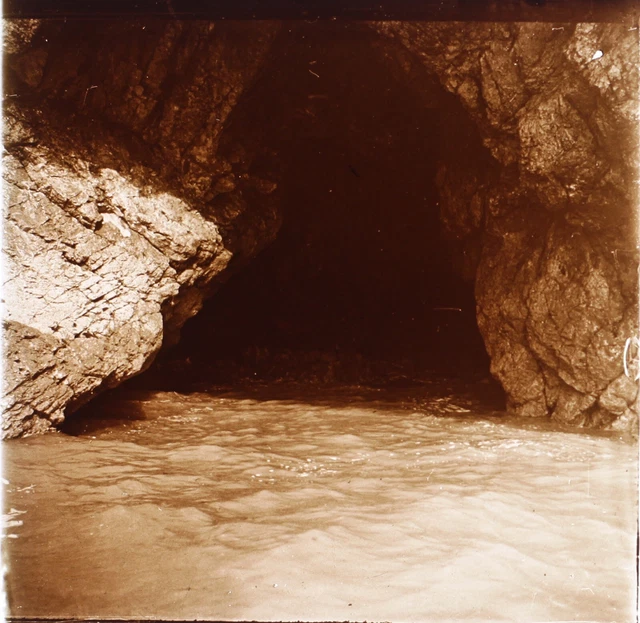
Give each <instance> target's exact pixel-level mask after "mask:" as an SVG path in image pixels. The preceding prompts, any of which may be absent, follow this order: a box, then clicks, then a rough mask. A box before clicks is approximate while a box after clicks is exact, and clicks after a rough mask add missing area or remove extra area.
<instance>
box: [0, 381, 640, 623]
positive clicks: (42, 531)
mask: <svg viewBox="0 0 640 623" xmlns="http://www.w3.org/2000/svg"><path fill="white" fill-rule="evenodd" d="M74 432H75V433H76V435H75V436H71V435H65V434H53V435H48V436H44V437H35V438H28V439H23V440H15V441H11V442H7V443H6V444H4V480H5V484H4V489H5V492H4V506H5V508H4V526H5V529H4V538H3V552H4V559H5V565H6V567H7V568H8V574H7V577H6V579H5V581H6V589H7V598H8V602H9V608H10V614H12V615H13V616H21V617H36V616H38V617H42V616H46V617H60V618H62V617H103V618H106V617H118V618H144V617H155V618H165V619H168V618H174V619H175V618H177V619H217V620H263V621H266V620H270V621H298V620H300V621H327V620H330V621H344V620H350V621H363V620H367V621H382V620H387V621H396V622H402V621H453V620H464V621H567V620H572V621H573V620H578V621H606V622H613V621H616V622H625V623H626V622H630V621H633V620H634V619H635V594H636V589H635V586H636V578H635V548H636V514H637V508H638V503H637V484H636V483H637V447H636V446H635V445H633V444H632V443H630V442H629V441H627V440H624V439H620V438H618V437H616V436H615V435H608V436H607V435H592V434H586V433H576V432H567V431H561V430H554V429H553V428H551V427H544V426H539V425H530V426H524V425H523V424H522V422H517V421H514V420H508V419H505V418H500V417H496V414H495V413H493V412H490V411H486V410H485V411H482V409H481V408H480V407H478V406H477V405H474V404H473V403H472V402H469V401H465V400H456V399H455V398H454V396H452V395H447V394H446V393H443V392H440V393H437V392H436V393H433V394H432V396H431V397H430V398H428V399H423V400H421V401H419V402H417V401H414V402H413V403H412V402H411V401H408V402H407V401H406V400H405V401H404V402H402V404H400V402H399V401H398V400H397V399H396V397H394V396H393V395H391V394H390V392H389V391H387V390H362V389H360V388H346V389H345V388H343V389H341V390H340V391H338V390H333V391H329V390H326V391H318V392H316V394H315V395H314V396H313V397H311V398H309V397H307V398H305V399H304V400H302V399H300V398H299V397H298V396H296V395H295V393H294V394H291V395H287V394H286V392H284V393H282V392H281V393H280V394H278V393H277V392H273V391H272V392H268V393H267V394H266V395H261V394H260V392H254V393H253V394H245V395H241V394H238V393H235V394H234V393H231V392H221V391H218V392H214V393H195V394H189V395H180V394H176V393H166V392H165V393H162V392H156V393H144V394H140V393H138V394H135V395H130V396H127V395H125V394H121V395H120V397H119V398H118V399H115V400H112V401H111V402H107V403H105V404H103V405H102V406H101V407H99V408H98V407H96V414H95V418H94V419H92V420H89V421H87V424H86V425H83V426H82V427H80V428H79V429H78V430H76V431H74Z"/></svg>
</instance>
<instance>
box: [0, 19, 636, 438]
mask: <svg viewBox="0 0 640 623" xmlns="http://www.w3.org/2000/svg"><path fill="white" fill-rule="evenodd" d="M368 27H369V28H370V29H371V32H375V33H377V35H376V37H377V39H375V43H374V40H373V39H372V47H373V46H375V48H376V50H375V53H376V54H379V55H381V56H382V57H384V58H386V62H388V63H389V67H390V68H391V71H393V72H394V73H395V74H396V75H402V76H405V77H406V79H407V81H408V82H409V83H410V84H412V85H414V90H415V93H416V97H419V98H422V100H423V101H424V102H425V105H428V106H445V107H446V105H447V104H446V103H444V104H443V101H433V98H434V93H435V89H434V88H432V85H433V84H434V83H435V84H437V85H438V88H440V89H444V91H446V92H448V94H450V95H449V96H450V97H455V98H457V100H458V101H459V102H460V103H461V105H462V107H463V109H464V111H465V114H466V115H467V118H466V120H465V123H467V122H469V123H473V124H475V127H476V128H477V132H478V134H479V136H480V140H481V142H482V143H483V145H484V150H485V152H486V153H485V155H486V157H485V156H483V158H482V159H481V161H480V160H478V159H477V158H475V157H474V158H470V157H465V155H464V154H461V155H460V156H458V155H457V154H456V153H453V152H452V153H449V154H447V153H446V149H445V150H444V152H445V155H444V156H443V158H442V162H441V164H440V167H439V173H438V176H437V184H438V186H439V188H440V198H441V200H440V211H441V212H440V215H441V220H442V222H443V230H444V232H445V234H446V235H447V237H448V238H449V239H450V241H451V245H452V248H453V249H454V250H455V252H456V253H457V254H458V257H459V267H460V272H461V274H464V275H465V276H466V277H467V278H469V279H470V280H475V283H476V297H477V313H478V324H479V327H480V329H481V332H482V334H483V337H484V340H485V343H486V347H487V351H488V353H489V355H490V357H491V361H492V373H493V374H494V375H495V377H496V378H497V379H498V380H499V381H500V382H501V384H502V385H503V387H504V389H505V392H506V394H507V398H508V404H509V407H510V409H511V410H512V411H514V412H516V413H518V414H520V415H528V416H536V417H543V416H551V417H553V418H555V419H557V420H560V421H563V422H569V423H572V424H583V425H608V424H612V423H613V425H614V426H619V427H633V426H635V424H634V418H635V413H636V410H637V400H638V396H637V393H638V392H637V386H636V384H635V383H634V382H632V381H630V380H629V379H628V378H627V377H625V376H624V373H623V365H622V352H623V349H624V344H625V340H626V338H628V337H631V336H634V335H637V332H638V320H637V319H638V312H637V278H638V273H637V267H638V246H637V244H638V243H637V240H636V223H635V221H634V218H633V213H634V206H635V201H636V199H637V198H636V196H635V188H636V185H637V184H636V182H637V170H638V155H637V123H638V116H637V111H638V72H637V67H638V30H637V29H634V28H632V27H629V26H628V25H626V24H622V23H621V24H578V25H576V24H553V23H528V24H486V23H483V24H453V23H419V22H406V23H398V22H383V23H372V24H369V25H368ZM7 32H8V33H9V35H10V36H9V37H8V40H7V41H6V42H5V45H6V51H7V54H8V57H7V67H8V71H9V73H10V80H9V82H8V85H9V86H8V88H9V89H10V92H8V94H7V95H8V96H9V101H11V102H13V104H12V106H10V107H9V108H8V109H7V119H8V130H7V134H6V140H5V142H6V144H7V155H6V165H5V173H6V176H7V184H6V189H7V198H6V199H5V205H6V207H7V225H6V228H5V247H6V248H5V251H6V254H7V260H6V265H7V277H8V283H7V285H6V292H7V294H6V297H7V310H8V313H7V315H6V329H5V335H6V342H7V349H8V359H7V362H8V365H7V372H8V374H7V389H6V392H7V399H8V408H7V411H6V413H7V415H6V417H5V434H6V435H10V436H11V435H17V434H23V433H28V432H37V431H41V430H44V429H46V428H48V427H49V426H50V425H51V423H55V422H58V421H60V419H61V418H62V417H63V414H64V410H65V408H69V407H70V408H73V407H74V406H76V405H77V404H80V403H82V402H83V401H85V400H87V399H88V398H90V397H91V396H92V395H94V394H95V392H96V391H98V390H99V389H100V388H102V387H106V386H112V385H116V384H117V383H119V382H121V381H122V380H123V379H125V378H128V377H129V376H131V375H133V374H135V373H137V372H139V371H140V370H142V369H144V367H145V366H146V365H148V364H149V362H150V361H151V359H152V358H153V356H154V353H156V352H157V350H158V349H159V347H160V345H161V343H162V342H163V340H164V342H165V343H166V342H167V341H171V340H175V339H177V334H178V333H177V332H178V331H179V327H180V326H181V324H182V323H183V322H184V321H185V320H186V319H187V318H188V317H190V316H191V315H193V314H194V313H196V312H197V311H198V309H199V308H200V305H201V303H202V300H203V298H204V297H205V296H208V295H210V294H211V293H212V292H213V291H214V290H215V288H216V284H217V283H218V282H219V281H220V280H221V279H224V278H225V275H226V274H227V273H228V272H229V269H232V268H233V267H234V266H236V267H238V266H241V265H242V263H243V262H244V261H246V259H247V258H249V257H251V256H253V255H255V254H256V253H257V251H258V250H259V249H260V248H262V247H263V246H264V245H266V244H267V243H268V242H269V241H270V240H272V239H273V237H274V236H275V234H276V232H277V229H278V224H279V212H278V203H277V193H276V192H274V191H275V190H276V189H277V182H278V175H277V168H278V163H277V161H278V156H277V154H269V155H268V157H265V158H262V160H261V162H262V164H261V165H260V166H259V167H257V166H254V163H255V162H256V161H257V160H258V159H259V154H261V153H262V155H264V154H265V153H267V152H268V147H269V146H268V145H264V144H262V142H264V141H266V140H267V139H265V138H264V137H266V136H268V135H269V133H268V132H259V131H256V132H254V133H253V135H251V136H249V135H248V134H250V132H247V131H246V129H245V132H244V134H243V128H242V127H238V126H239V125H240V126H241V125H242V124H235V126H234V123H233V111H234V109H236V108H237V107H238V104H240V103H242V104H244V105H245V106H248V105H251V106H260V105H261V103H260V102H254V101H250V102H247V101H246V100H243V95H244V94H246V93H247V92H248V90H249V89H250V87H251V85H252V84H253V83H254V81H255V80H256V79H257V78H256V76H258V75H259V72H260V70H261V67H263V66H264V64H265V59H267V58H268V55H269V54H270V51H271V49H272V44H273V42H274V40H275V38H276V36H277V35H278V33H279V32H282V28H281V25H279V24H276V23H271V22H259V23H250V22H246V23H242V24H219V23H218V24H210V23H205V22H179V21H158V22H142V21H141V22H135V21H133V22H127V23H122V22H118V23H116V22H92V23H86V24H80V23H69V24H64V23H62V22H51V23H44V24H37V23H34V22H33V21H26V22H23V23H19V24H12V25H10V27H9V28H8V29H7ZM289 32H291V30H289ZM283 45H284V48H285V49H286V45H287V43H286V41H285V43H284V44H283ZM282 49H283V48H282V47H281V48H280V53H282ZM372 53H373V51H372ZM263 83H264V80H263ZM260 92H261V93H263V92H266V93H268V90H267V91H264V90H263V91H260ZM278 96H279V94H278V93H277V92H274V93H272V94H271V95H269V97H272V98H274V101H275V102H277V98H278ZM436 100H437V98H436ZM274 101H272V102H271V103H270V106H271V109H273V108H274ZM305 110H306V109H305ZM303 112H304V111H303ZM305 114H311V113H309V110H306V113H305ZM241 118H242V116H241ZM462 133H464V132H462ZM461 140H462V139H459V138H457V139H456V140H455V141H452V144H455V145H458V146H462V147H460V148H461V149H462V150H463V151H464V150H465V147H464V145H465V143H464V142H463V141H462V142H461ZM261 141H262V142H261ZM265 162H266V163H270V164H267V165H265V164H264V163H265ZM227 267H228V268H227Z"/></svg>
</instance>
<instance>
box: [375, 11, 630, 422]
mask: <svg viewBox="0 0 640 623" xmlns="http://www.w3.org/2000/svg"><path fill="white" fill-rule="evenodd" d="M376 28H377V29H378V30H379V31H381V32H382V33H384V34H386V35H387V36H390V37H393V38H394V39H397V40H399V41H401V42H402V44H403V46H404V47H405V48H406V49H407V50H408V51H410V52H412V53H413V58H417V59H419V61H420V63H421V64H422V65H423V66H424V67H425V68H427V69H428V71H429V72H432V73H435V74H436V75H437V76H438V78H439V80H440V81H441V83H442V84H443V85H444V86H445V88H446V89H447V90H449V91H451V92H453V93H456V94H457V95H458V96H459V97H460V99H461V101H462V102H463V104H464V105H465V107H466V109H467V110H468V111H469V114H470V116H471V117H472V119H474V121H475V122H476V123H477V125H478V128H479V130H480V133H481V135H482V137H483V140H484V143H485V145H486V146H487V148H488V149H489V150H490V151H491V153H492V155H493V157H494V158H495V160H496V161H497V162H498V163H500V164H501V165H502V170H501V173H500V175H499V178H498V179H493V180H490V183H489V180H487V179H486V178H485V179H482V178H478V175H477V172H476V171H473V170H471V171H470V172H469V173H468V174H466V175H465V174H464V173H461V172H460V170H458V171H457V172H450V171H448V170H446V169H443V170H442V171H441V184H442V186H443V192H442V194H443V199H444V200H445V201H444V206H443V213H442V215H443V218H444V219H445V221H447V222H449V223H451V225H450V229H451V230H452V232H453V233H454V235H455V236H457V237H460V238H463V239H464V238H465V237H466V238H467V239H468V240H469V243H470V244H469V246H470V247H472V248H473V247H477V246H480V250H479V253H475V254H470V255H473V256H478V255H480V260H479V264H478V269H477V278H476V297H477V306H478V322H479V326H480V329H481V331H482V333H483V336H484V339H485V343H486V346H487V349H488V352H489V355H490V357H491V360H492V373H493V374H494V376H496V378H498V379H499V380H500V382H501V383H502V385H503V387H504V388H505V390H506V393H507V397H508V403H509V407H510V409H511V410H513V411H515V412H516V413H518V414H521V415H530V416H546V415H548V414H551V416H552V417H553V418H555V419H558V420H561V421H565V422H571V423H578V424H601V423H610V422H612V421H613V420H614V419H615V418H616V417H617V416H623V415H624V418H622V420H621V421H619V423H618V425H622V426H626V425H629V423H630V422H633V421H634V418H635V417H636V416H635V412H636V411H637V406H634V401H635V400H636V397H637V388H636V386H635V384H634V383H633V382H631V381H630V380H629V379H628V378H626V377H625V376H624V374H623V369H622V350H623V348H624V343H625V340H626V338H627V337H630V336H634V335H637V318H638V310H637V292H638V291H637V279H638V274H637V266H638V253H637V248H638V247H637V237H636V224H635V222H634V219H633V212H634V205H635V201H636V200H637V198H636V196H635V191H634V186H635V180H636V179H637V170H638V155H637V124H638V113H637V111H638V72H637V67H638V65H637V62H638V31H637V28H634V27H633V26H629V25H623V24H578V25H572V24H549V23H540V24H511V25H509V24H474V25H469V24H465V25H456V26H452V25H450V24H412V23H390V24H381V25H377V26H376ZM479 231H481V232H482V235H481V236H478V232H479ZM614 405H615V406H614ZM631 425H632V426H634V424H631Z"/></svg>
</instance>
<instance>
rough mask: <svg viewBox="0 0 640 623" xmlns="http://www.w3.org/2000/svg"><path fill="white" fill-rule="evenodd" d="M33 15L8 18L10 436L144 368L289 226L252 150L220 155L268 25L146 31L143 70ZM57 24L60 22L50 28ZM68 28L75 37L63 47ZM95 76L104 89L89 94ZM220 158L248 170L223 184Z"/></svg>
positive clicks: (42, 426)
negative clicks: (252, 169)
mask: <svg viewBox="0 0 640 623" xmlns="http://www.w3.org/2000/svg"><path fill="white" fill-rule="evenodd" d="M37 26H38V25H37V24H36V25H35V26H34V23H33V22H31V21H29V22H21V23H18V24H14V25H13V28H9V29H8V31H9V34H10V35H12V36H13V38H14V40H15V41H14V44H11V45H8V48H7V49H8V52H9V54H10V55H9V57H8V58H9V64H10V65H12V67H13V68H14V74H13V76H12V78H13V80H12V82H11V83H10V89H11V90H12V92H11V93H10V95H12V96H13V98H10V99H9V101H10V102H11V104H10V105H9V106H8V107H6V108H5V136H4V139H5V150H6V152H5V158H4V176H5V197H4V203H5V228H4V254H5V258H4V271H5V272H4V274H5V283H4V296H5V317H4V340H5V351H6V364H7V365H6V368H5V386H4V401H5V404H4V421H3V435H4V436H8V437H12V436H17V435H22V434H30V433H36V432H42V431H44V430H47V429H48V428H50V427H51V426H52V425H54V424H57V423H59V422H61V421H62V420H63V418H64V414H65V411H66V412H69V411H70V410H72V409H74V408H76V407H77V406H79V405H81V404H82V403H83V402H86V401H87V400H88V399H90V398H91V397H92V396H93V395H95V394H96V393H97V392H98V391H100V390H102V389H104V388H108V387H113V386H116V385H117V384H119V383H120V382H122V381H123V380H125V379H127V378H129V377H131V376H132V375H135V374H137V373H138V372H140V371H142V370H144V369H145V368H146V367H147V366H148V365H149V364H150V363H151V361H152V360H153V357H154V356H155V354H156V353H157V352H158V350H159V349H160V347H161V345H162V343H163V340H164V342H167V341H168V340H171V339H176V336H177V335H178V331H179V328H180V326H181V325H182V324H183V323H184V322H185V321H186V320H187V319H188V318H189V317H191V316H193V315H194V314H195V313H197V311H198V310H199V309H200V307H201V305H202V301H203V298H204V297H205V296H207V295H208V294H210V293H211V292H212V291H213V289H215V287H216V283H217V282H218V281H219V279H220V278H223V277H224V272H225V269H226V268H227V266H228V265H229V263H230V261H231V260H232V259H233V260H234V262H235V263H241V262H242V261H243V260H246V258H248V257H250V256H251V255H252V254H254V253H255V252H256V251H257V250H258V249H260V248H261V246H264V245H265V244H267V243H268V242H269V241H270V240H271V239H273V237H274V236H275V233H276V232H277V229H278V226H279V216H278V213H277V209H276V207H275V205H274V204H273V202H271V201H270V199H269V197H268V195H269V194H270V193H271V192H272V191H273V190H274V187H275V186H276V184H275V183H274V182H272V183H271V184H270V185H268V184H267V181H265V180H258V182H261V183H262V184H263V186H264V185H265V184H267V187H266V189H264V188H262V187H261V188H262V192H261V191H260V190H256V189H255V186H256V180H253V179H252V177H251V176H250V175H245V170H246V169H247V168H248V167H249V165H250V161H251V154H247V153H243V154H242V156H241V157H235V158H229V160H226V159H225V158H224V157H223V155H221V154H220V153H219V152H221V151H222V150H219V149H218V139H219V138H220V136H221V135H222V132H223V121H224V119H225V118H226V116H227V115H228V114H229V112H230V110H231V108H232V107H233V102H234V98H236V97H237V96H238V94H239V93H240V92H242V90H243V88H244V87H245V86H246V84H248V83H249V82H250V80H251V78H252V76H253V74H254V73H255V71H256V70H257V68H258V67H259V65H260V60H261V58H262V56H263V55H264V53H265V52H266V50H267V49H268V44H269V41H270V38H271V35H270V34H269V33H270V32H271V30H273V29H271V30H270V29H269V28H264V32H262V33H252V34H254V35H256V34H259V35H260V36H256V37H254V38H253V40H252V41H251V43H247V42H246V41H245V43H247V45H246V46H245V48H242V49H241V50H240V51H239V48H238V42H237V41H233V42H231V41H229V40H227V35H228V33H227V35H224V34H223V35H219V33H217V32H215V33H214V30H213V28H212V27H210V26H209V25H206V26H202V25H192V26H191V27H188V26H186V25H184V26H183V25H180V26H176V25H174V24H172V23H163V24H161V25H156V30H155V31H154V32H153V33H151V35H150V36H149V37H148V40H147V41H141V42H138V43H139V44H140V45H141V46H142V48H145V43H146V45H147V48H145V51H146V52H147V53H148V56H147V57H145V64H146V73H144V76H143V74H142V72H140V71H138V70H136V69H135V68H136V67H138V66H139V65H140V63H141V60H142V56H144V54H143V52H141V50H140V49H138V47H137V45H133V46H131V45H127V46H124V47H123V48H118V46H116V47H115V48H113V47H105V48H100V46H98V47H97V48H92V49H93V52H91V50H89V47H91V46H93V45H94V43H95V41H92V40H91V38H90V37H84V36H81V34H82V28H81V25H77V24H76V25H74V26H73V27H71V28H70V30H69V31H68V32H65V30H64V27H62V26H61V25H60V24H58V25H51V24H47V23H45V24H44V25H41V26H40V27H39V29H38V28H37ZM176 28H177V30H176ZM47 29H48V30H51V29H53V31H54V32H53V33H51V32H48V36H46V37H45V36H44V35H43V34H42V31H43V30H44V31H45V32H46V31H47ZM56 30H61V32H56ZM144 30H145V28H144V27H140V33H142V35H144ZM183 30H185V31H187V32H182V31H183ZM109 31H110V28H106V32H105V31H101V32H102V36H103V37H108V35H109ZM111 34H114V33H113V32H112V33H111ZM180 36H182V38H180ZM65 37H69V38H71V39H73V38H74V37H76V38H78V37H80V39H79V40H77V41H76V44H77V45H76V46H74V45H64V38H65ZM117 39H118V40H120V38H117ZM106 40H107V39H106V38H105V39H104V40H103V41H105V42H106ZM177 40H180V42H181V43H180V45H178V44H177ZM152 44H153V45H152ZM83 46H84V49H83ZM201 46H205V47H207V46H208V47H209V51H210V54H209V56H208V57H207V59H208V62H209V63H210V65H206V63H205V65H204V67H203V66H201V65H197V66H196V64H195V61H194V62H192V63H191V64H190V59H191V56H192V55H193V51H194V50H195V49H197V48H198V47H201ZM52 50H53V51H52ZM92 53H93V54H94V55H95V56H94V58H93V61H95V62H92V63H90V64H87V63H86V59H87V58H91V54H92ZM85 54H86V56H84V55H85ZM251 54H254V56H253V57H252V59H251V60H250V61H249V60H247V58H246V57H247V56H250V55H251ZM69 55H74V59H75V63H74V62H72V61H73V59H72V60H70V59H69V58H67V57H68V56H69ZM103 55H106V56H107V58H105V57H103ZM190 55H191V56H190ZM169 58H171V59H172V60H171V64H169ZM191 61H193V59H191ZM100 63H105V64H114V63H115V64H116V65H117V66H118V67H119V68H120V69H119V71H116V72H109V71H106V69H105V67H101V66H100ZM80 64H82V67H80ZM45 66H46V69H45ZM105 66H106V65H105ZM213 67H215V68H217V70H218V71H217V73H216V72H214V71H213ZM101 71H104V74H101V73H100V72H101ZM99 75H100V76H102V78H103V80H104V81H103V82H101V83H100V84H101V88H103V91H101V92H100V93H108V96H106V97H102V96H101V95H100V93H97V94H95V95H94V94H93V93H92V92H93V91H94V90H95V89H93V88H92V86H91V84H90V82H92V81H94V80H95V81H97V77H98V76H99ZM109 81H112V83H110V82H109ZM85 84H86V86H85ZM172 88H173V91H172V90H171V89H172ZM168 92H171V93H173V94H174V95H173V97H172V96H171V95H168ZM60 106H62V111H61V112H59V107H60ZM56 107H57V108H56ZM89 107H90V111H89V112H88V111H87V108H89ZM159 109H162V110H161V111H160V110H159ZM150 116H153V120H154V121H153V122H151V121H150V120H149V118H150ZM114 124H115V125H114ZM227 142H228V143H229V144H230V145H231V146H234V145H235V143H234V141H233V140H232V139H230V140H228V141H227ZM235 147H236V150H237V149H239V148H241V145H240V146H237V145H235ZM203 170H208V171H213V174H211V175H204V174H203V173H202V171H203ZM216 171H218V172H220V176H222V178H223V179H225V180H235V179H236V177H237V178H239V179H238V181H237V182H233V183H231V184H230V183H228V181H227V183H226V185H225V184H222V185H221V184H220V183H219V182H218V181H217V179H216ZM221 186H223V187H221ZM214 187H215V189H214ZM220 193H225V196H227V197H228V198H229V200H228V201H227V204H226V207H225V209H224V210H223V209H220V208H216V206H215V205H214V206H210V205H208V204H207V201H210V200H212V199H214V198H215V197H216V196H217V195H219V194H220ZM247 195H249V196H251V197H252V198H253V199H254V201H253V206H252V207H253V212H252V214H250V215H246V214H245V212H246V206H247V204H246V198H247ZM261 198H264V200H263V201H262V202H261V201H260V200H261Z"/></svg>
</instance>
